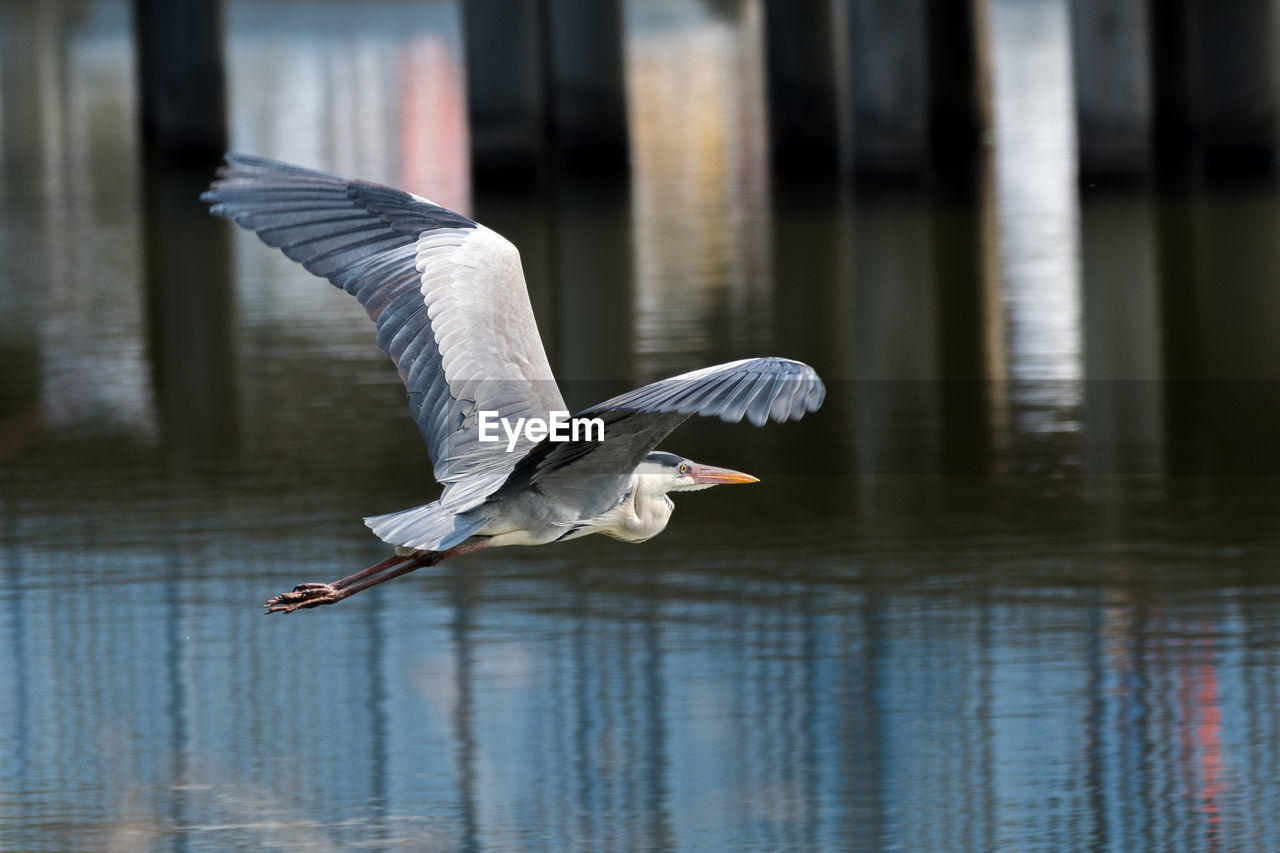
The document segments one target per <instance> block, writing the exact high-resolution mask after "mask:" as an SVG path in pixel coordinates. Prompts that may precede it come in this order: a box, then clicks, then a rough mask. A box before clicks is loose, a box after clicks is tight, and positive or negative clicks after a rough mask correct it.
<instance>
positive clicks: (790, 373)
mask: <svg viewBox="0 0 1280 853" xmlns="http://www.w3.org/2000/svg"><path fill="white" fill-rule="evenodd" d="M825 396H826V388H825V387H824V386H823V384H822V380H821V379H820V378H819V377H818V374H817V372H816V371H814V369H813V368H812V367H810V366H809V365H807V364H804V363H802V362H799V361H793V360H791V359H786V358H776V357H768V358H752V359H743V360H741V361H733V362H729V363H727V364H718V365H715V366H714V367H706V368H703V369H701V370H695V371H692V372H690V373H683V374H681V375H679V376H673V377H671V378H669V379H663V380H661V381H658V382H654V383H651V384H649V385H644V386H642V387H640V388H637V389H635V390H634V391H628V392H627V393H625V394H620V395H619V396H617V397H613V398H611V399H609V400H606V401H604V402H603V403H598V404H597V405H594V406H592V407H591V408H589V409H585V410H584V411H582V412H579V413H578V414H577V415H576V417H580V418H591V417H600V418H601V419H602V420H603V421H604V440H603V441H567V442H552V441H550V440H546V441H542V442H540V443H539V444H538V445H537V446H536V447H534V448H533V449H532V450H531V451H530V452H529V453H528V454H526V455H525V456H524V458H522V459H521V460H520V462H519V464H518V465H516V467H515V469H514V470H512V472H511V475H510V477H508V479H507V481H506V482H505V483H503V485H502V487H501V488H500V489H499V490H497V491H496V492H495V493H494V494H493V498H492V499H493V500H497V499H500V498H503V497H505V496H509V495H512V494H515V493H517V492H519V491H522V490H524V489H527V488H529V487H530V486H535V485H536V486H537V487H538V488H539V489H540V490H541V491H542V492H543V493H544V494H548V495H551V494H554V492H555V490H556V489H557V488H559V489H564V490H566V491H567V490H571V489H573V488H574V485H573V484H575V483H581V482H585V481H587V480H588V479H590V480H592V481H593V482H595V483H597V484H598V483H600V479H601V478H605V479H609V478H612V480H613V481H614V484H615V486H616V488H615V491H616V490H617V489H621V488H624V486H623V484H624V483H625V482H626V480H627V479H628V478H629V477H630V475H631V472H632V471H634V470H635V467H636V466H637V465H639V464H640V462H641V460H643V459H644V457H645V455H646V454H648V453H649V451H651V450H653V449H654V448H655V447H657V446H658V444H659V443H660V442H661V441H662V440H663V439H664V438H666V437H667V436H668V435H670V434H671V432H672V431H673V430H675V429H676V427H678V426H680V424H682V423H684V422H685V421H686V420H688V419H689V418H691V417H693V416H694V415H702V416H704V417H718V418H720V419H721V420H724V421H730V422H735V423H736V422H738V421H741V420H742V419H743V418H744V417H746V418H747V419H748V420H750V421H751V422H752V423H753V424H756V425H757V426H763V425H764V424H765V423H766V422H767V421H769V420H773V421H779V422H780V421H787V420H799V419H800V418H801V417H803V416H804V414H805V413H806V412H815V411H817V410H818V408H819V407H820V406H821V405H822V401H823V399H824V398H825ZM598 491H599V492H600V493H605V492H608V491H609V490H608V489H605V488H599V487H598Z"/></svg>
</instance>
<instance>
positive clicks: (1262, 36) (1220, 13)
mask: <svg viewBox="0 0 1280 853" xmlns="http://www.w3.org/2000/svg"><path fill="white" fill-rule="evenodd" d="M1278 4H1280V0H1220V2H1209V0H1161V2H1153V3H1152V5H1151V7H1150V16H1151V26H1152V34H1153V43H1152V58H1153V67H1154V72H1153V78H1154V84H1155V93H1154V95H1155V97H1154V102H1155V130H1156V134H1155V138H1156V143H1157V145H1158V150H1159V153H1160V154H1161V159H1162V160H1164V161H1166V162H1168V161H1171V160H1172V161H1173V162H1177V161H1178V159H1179V157H1180V155H1185V154H1187V153H1191V154H1193V155H1195V156H1197V157H1199V158H1200V159H1201V160H1202V161H1203V162H1204V163H1205V164H1206V165H1208V166H1209V167H1210V168H1214V169H1227V170H1239V169H1246V170H1248V169H1262V170H1271V169H1274V168H1275V160H1276V153H1277V150H1280V75H1278V74H1277V66H1276V63H1275V59H1274V57H1275V52H1276V48H1277V44H1276V42H1277V36H1276V32H1277V25H1280V9H1278V8H1277V6H1278Z"/></svg>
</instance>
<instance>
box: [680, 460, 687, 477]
mask: <svg viewBox="0 0 1280 853" xmlns="http://www.w3.org/2000/svg"><path fill="white" fill-rule="evenodd" d="M688 473H689V466H688V465H686V464H685V463H683V462H681V463H680V476H681V477H683V476H684V475H685V474H688Z"/></svg>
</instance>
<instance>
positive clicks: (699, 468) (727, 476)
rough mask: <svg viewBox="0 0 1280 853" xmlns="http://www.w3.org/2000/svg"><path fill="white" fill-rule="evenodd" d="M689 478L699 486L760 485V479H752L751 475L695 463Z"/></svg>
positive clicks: (690, 470) (691, 467) (690, 466)
mask: <svg viewBox="0 0 1280 853" xmlns="http://www.w3.org/2000/svg"><path fill="white" fill-rule="evenodd" d="M689 476H690V477H691V478H693V482H695V483H697V484H699V485H707V486H718V485H721V484H727V483H758V482H760V480H759V478H757V477H752V476H751V475H750V474H744V473H742V472H741V471H731V470H729V469H728V468H717V467H715V466H714V465H699V464H698V463H697V462H693V463H691V464H690V465H689Z"/></svg>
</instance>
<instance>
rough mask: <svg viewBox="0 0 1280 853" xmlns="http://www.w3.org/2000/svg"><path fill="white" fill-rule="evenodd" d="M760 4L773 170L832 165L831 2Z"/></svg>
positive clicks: (835, 152)
mask: <svg viewBox="0 0 1280 853" xmlns="http://www.w3.org/2000/svg"><path fill="white" fill-rule="evenodd" d="M764 6H765V51H766V63H767V75H768V98H769V104H768V106H769V131H770V140H771V143H772V152H773V165H774V168H775V169H780V170H783V171H811V170H822V169H834V168H836V166H837V165H838V164H839V149H840V145H839V138H840V130H839V121H838V118H837V112H836V80H837V68H836V50H835V35H834V32H835V20H836V19H835V15H834V11H833V8H832V4H831V3H830V2H822V0H819V2H802V3H798V2H795V0H765V3H764Z"/></svg>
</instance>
